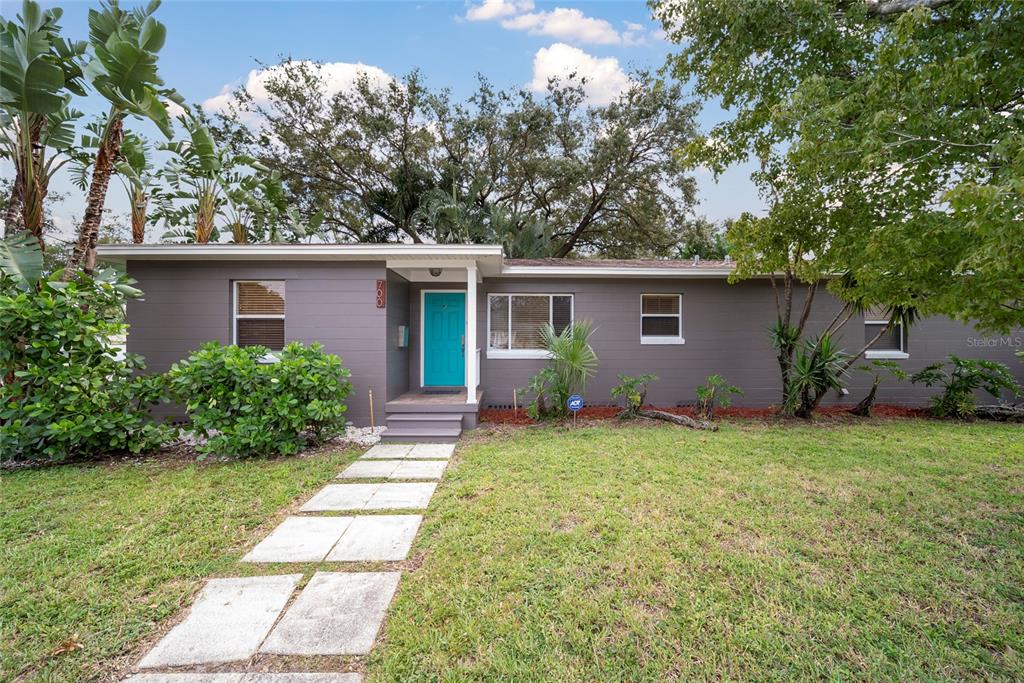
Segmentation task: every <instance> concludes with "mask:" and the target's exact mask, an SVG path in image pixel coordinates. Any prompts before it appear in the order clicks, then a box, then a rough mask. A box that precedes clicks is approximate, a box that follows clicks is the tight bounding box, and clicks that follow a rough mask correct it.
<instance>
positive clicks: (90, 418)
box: [0, 271, 167, 460]
mask: <svg viewBox="0 0 1024 683" xmlns="http://www.w3.org/2000/svg"><path fill="white" fill-rule="evenodd" d="M138 294H139V291H138V290H137V289H135V288H134V287H132V286H131V280H128V279H127V278H125V277H124V276H117V275H116V274H114V273H113V272H112V271H98V272H97V274H96V276H95V277H93V278H89V277H85V276H81V277H79V278H78V279H76V280H74V281H71V282H67V283H62V282H57V281H52V280H48V281H44V282H42V283H41V285H40V287H39V290H38V291H34V290H33V291H31V292H25V291H18V290H17V289H16V288H15V286H14V284H13V281H12V280H10V279H7V278H4V279H3V280H2V282H0V367H3V368H5V373H6V374H5V377H4V378H3V383H2V384H0V453H2V454H3V456H2V457H3V459H11V460H25V459H36V458H46V459H51V460H61V459H64V458H67V457H70V456H94V455H100V454H104V453H111V452H118V451H132V452H139V451H142V450H146V449H149V448H153V447H156V446H159V445H160V444H161V443H162V442H163V440H164V439H165V438H166V437H167V430H166V428H164V427H163V426H162V425H157V424H154V422H153V420H152V419H151V417H150V414H149V408H150V407H151V406H152V405H154V404H155V403H157V402H158V401H160V400H161V398H162V394H163V389H162V385H161V382H160V380H159V378H154V377H147V376H138V375H137V373H138V372H139V371H141V370H142V369H143V367H144V365H143V362H142V359H141V357H139V356H136V355H134V354H128V355H127V356H125V357H124V358H123V359H119V358H118V354H117V349H116V348H115V347H114V346H113V344H112V341H111V340H112V337H114V336H115V335H119V334H123V333H124V330H125V325H124V324H123V322H121V317H122V307H123V305H124V302H125V299H126V298H127V297H131V296H138Z"/></svg>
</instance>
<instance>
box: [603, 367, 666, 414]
mask: <svg viewBox="0 0 1024 683" xmlns="http://www.w3.org/2000/svg"><path fill="white" fill-rule="evenodd" d="M657 380H658V376H657V375H652V374H650V373H645V374H643V375H640V376H639V377H632V376H630V375H624V374H621V373H620V374H619V385H618V386H616V387H614V388H613V389H612V398H619V397H620V396H622V397H624V398H625V399H626V408H625V410H623V411H622V412H621V413H620V414H619V417H621V418H635V417H637V416H638V415H639V414H640V409H641V408H642V407H643V405H644V403H645V402H646V401H647V385H648V384H650V383H651V382H656V381H657Z"/></svg>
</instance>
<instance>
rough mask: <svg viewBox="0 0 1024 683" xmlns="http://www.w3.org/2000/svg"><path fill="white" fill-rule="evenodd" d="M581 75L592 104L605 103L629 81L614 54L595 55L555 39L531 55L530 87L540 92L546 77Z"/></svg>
mask: <svg viewBox="0 0 1024 683" xmlns="http://www.w3.org/2000/svg"><path fill="white" fill-rule="evenodd" d="M551 78H557V79H561V80H563V81H564V80H569V79H580V80H583V81H584V86H583V87H584V89H585V90H586V93H587V99H588V100H589V101H590V102H591V103H592V104H608V103H609V102H611V101H612V100H614V99H615V98H616V97H618V96H619V94H621V93H622V91H624V90H626V89H627V88H628V87H629V85H630V79H629V76H627V75H626V73H625V72H624V71H623V70H622V67H620V66H619V60H617V59H615V58H614V57H595V56H593V55H590V54H587V53H586V52H584V51H583V50H581V49H579V48H578V47H573V46H571V45H566V44H565V43H555V44H554V45H552V46H550V47H542V48H541V49H539V50H537V54H535V55H534V56H533V80H532V81H531V82H530V84H529V87H530V88H531V89H532V90H535V91H538V92H541V91H544V90H546V89H547V87H548V80H549V79H551Z"/></svg>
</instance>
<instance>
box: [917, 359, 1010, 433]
mask: <svg viewBox="0 0 1024 683" xmlns="http://www.w3.org/2000/svg"><path fill="white" fill-rule="evenodd" d="M949 365H950V366H951V368H950V369H948V370H947V369H946V363H944V362H938V363H932V364H931V365H929V366H927V367H925V368H922V369H921V370H919V371H918V372H916V373H914V374H913V375H912V376H911V378H910V381H911V382H913V383H914V384H924V385H925V386H926V387H930V386H935V385H939V386H941V387H943V391H942V393H941V394H939V395H938V396H933V397H932V415H934V416H936V417H956V418H961V419H962V418H969V417H974V410H975V408H977V404H976V402H975V400H974V392H975V391H976V390H978V389H981V390H983V391H985V392H986V393H987V394H989V395H990V396H992V397H993V398H999V395H1000V393H1001V392H1002V391H1003V390H1004V389H1005V390H1007V391H1010V392H1012V393H1013V394H1014V395H1015V396H1019V395H1020V393H1021V387H1020V385H1019V384H1017V380H1016V379H1014V377H1013V375H1012V374H1011V373H1010V369H1009V368H1008V367H1006V366H1005V365H1003V364H1002V363H997V362H995V361H991V360H971V359H967V358H960V357H958V356H954V355H950V356H949Z"/></svg>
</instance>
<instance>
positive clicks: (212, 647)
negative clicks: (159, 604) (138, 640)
mask: <svg viewBox="0 0 1024 683" xmlns="http://www.w3.org/2000/svg"><path fill="white" fill-rule="evenodd" d="M301 578H302V574H282V575H280V576H252V577H244V578H230V579H211V580H210V581H208V582H207V583H206V586H205V587H204V588H203V590H202V592H201V593H200V594H199V597H198V598H196V602H195V604H193V605H192V609H191V610H190V611H189V613H188V616H187V617H185V620H184V621H182V622H181V623H180V624H178V625H177V626H175V627H174V628H173V629H171V630H170V632H169V633H168V634H167V635H166V636H164V637H163V639H162V640H160V642H159V643H157V644H156V646H155V647H154V648H153V649H152V650H150V651H149V654H147V655H146V656H145V657H143V658H142V661H141V662H139V666H140V667H142V668H144V669H148V668H153V667H158V666H179V665H184V664H213V663H217V662H233V661H237V660H241V659H248V658H249V657H251V656H252V655H253V654H255V653H256V650H257V648H259V646H260V643H261V642H262V641H263V639H264V638H265V637H266V636H267V632H268V631H270V629H271V627H272V626H273V625H274V622H275V621H276V620H277V616H278V614H280V613H281V610H282V609H284V606H285V603H287V602H288V598H289V596H291V594H292V590H294V588H295V584H296V583H297V582H298V581H299V579H301Z"/></svg>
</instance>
